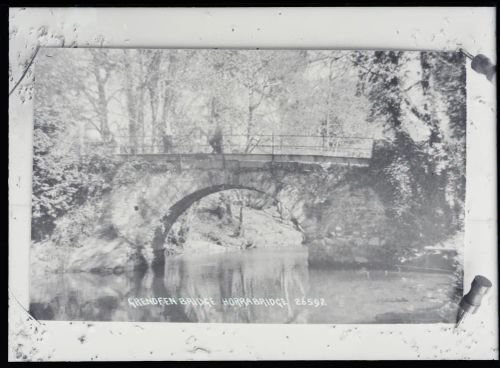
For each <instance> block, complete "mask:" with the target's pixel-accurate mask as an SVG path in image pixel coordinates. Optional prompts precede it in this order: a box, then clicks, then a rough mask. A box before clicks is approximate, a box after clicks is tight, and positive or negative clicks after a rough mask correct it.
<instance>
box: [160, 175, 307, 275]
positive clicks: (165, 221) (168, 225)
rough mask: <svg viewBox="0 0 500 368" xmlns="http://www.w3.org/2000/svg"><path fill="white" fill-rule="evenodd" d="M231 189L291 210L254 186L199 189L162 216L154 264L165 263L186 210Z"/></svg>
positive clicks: (295, 227)
mask: <svg viewBox="0 0 500 368" xmlns="http://www.w3.org/2000/svg"><path fill="white" fill-rule="evenodd" d="M229 190H246V191H251V192H255V193H259V194H261V195H262V196H263V197H267V198H268V199H270V200H272V204H273V205H275V206H276V209H277V210H278V212H280V208H281V210H283V209H284V210H285V211H288V212H289V209H288V208H287V207H286V206H285V205H284V204H283V203H282V202H281V201H280V200H279V199H278V198H277V197H276V196H275V195H272V194H269V193H267V192H266V191H263V190H260V189H257V188H254V187H249V186H245V185H236V184H220V185H213V186H210V187H205V188H202V189H199V190H197V191H195V192H193V193H191V194H188V195H187V196H185V197H183V198H182V199H180V200H179V201H177V202H176V203H174V204H173V205H172V206H171V207H170V208H169V210H168V211H167V213H166V215H165V216H163V217H162V219H161V225H160V226H158V227H157V228H156V230H155V234H154V238H153V242H152V247H153V253H154V254H155V261H153V266H154V265H155V264H158V263H159V264H164V257H165V254H164V249H165V248H164V246H165V242H166V241H167V239H168V236H169V233H170V232H171V230H172V227H173V226H174V224H176V222H177V221H178V220H179V219H180V218H181V217H182V216H183V215H184V214H185V213H186V211H188V210H189V208H191V207H192V206H193V205H194V204H195V203H196V202H198V201H200V200H202V199H204V198H205V197H208V196H210V195H212V194H215V193H219V192H224V191H229ZM280 206H281V207H280ZM289 220H290V222H291V224H293V227H294V229H295V230H297V231H299V232H300V233H303V231H302V228H301V227H300V224H299V223H298V221H297V219H296V218H294V217H293V216H290V218H289Z"/></svg>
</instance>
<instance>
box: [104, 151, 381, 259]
mask: <svg viewBox="0 0 500 368" xmlns="http://www.w3.org/2000/svg"><path fill="white" fill-rule="evenodd" d="M140 161H141V162H142V163H141V164H137V163H136V164H134V165H135V166H136V167H137V166H139V167H140V168H139V169H137V168H136V169H134V170H123V173H122V174H121V175H118V178H116V180H117V183H116V184H115V185H114V189H113V190H112V192H111V193H110V195H109V199H108V204H107V216H108V220H109V221H110V222H111V224H112V225H113V227H114V228H115V229H116V230H117V232H118V234H119V235H120V236H122V237H124V238H126V239H128V240H129V241H130V242H131V243H133V244H139V245H141V247H142V248H143V249H146V250H151V251H152V252H153V254H154V258H153V259H154V261H153V266H155V265H162V264H163V262H164V243H165V239H166V236H167V234H168V232H169V231H170V229H171V227H172V225H173V224H174V223H175V222H176V220H177V219H178V218H179V217H180V216H181V215H182V214H183V213H184V212H185V211H186V210H187V209H188V208H189V207H190V206H191V205H193V204H194V203H195V202H197V201H199V200H200V199H202V198H203V197H205V196H208V195H210V194H213V193H216V192H221V191H224V190H229V189H247V190H253V191H256V192H258V193H261V194H262V195H265V196H270V197H272V198H274V199H275V200H276V201H277V202H279V203H280V204H281V205H282V208H284V209H285V211H284V212H285V215H286V216H287V217H289V219H290V220H292V221H293V222H294V223H295V224H297V225H298V227H299V228H300V229H301V231H302V232H303V234H304V239H305V242H306V244H307V246H308V247H309V254H310V261H311V260H314V261H317V262H323V261H325V262H326V261H328V260H334V261H339V262H342V261H343V260H344V261H347V262H358V261H360V260H361V261H363V260H364V261H366V260H370V257H371V256H372V255H373V254H375V253H377V251H378V249H379V248H380V247H381V246H382V245H383V237H384V227H385V226H386V223H387V219H386V217H385V209H384V206H383V204H382V202H381V201H380V199H379V198H378V196H377V194H376V192H375V191H374V190H373V189H372V188H371V187H370V185H367V183H366V174H367V170H368V167H367V166H366V165H365V164H352V163H350V164H339V163H336V164H333V165H329V167H325V165H319V164H317V163H299V162H263V161H261V162H257V161H253V162H251V163H249V162H242V161H232V160H227V159H226V158H225V159H222V158H220V157H213V155H210V157H208V158H207V157H206V158H205V159H203V158H200V157H198V158H196V159H194V158H193V159H192V160H191V162H189V161H188V160H184V161H183V162H180V160H178V159H176V160H167V161H165V158H164V157H163V158H161V157H154V158H153V157H145V158H144V157H143V158H141V160H140ZM127 164H129V165H131V164H130V162H126V163H125V165H127ZM134 165H132V166H134Z"/></svg>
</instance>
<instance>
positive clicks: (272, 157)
mask: <svg viewBox="0 0 500 368" xmlns="http://www.w3.org/2000/svg"><path fill="white" fill-rule="evenodd" d="M271 161H274V132H273V138H272V143H271Z"/></svg>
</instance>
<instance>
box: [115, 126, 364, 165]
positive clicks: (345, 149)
mask: <svg viewBox="0 0 500 368" xmlns="http://www.w3.org/2000/svg"><path fill="white" fill-rule="evenodd" d="M118 138H120V139H119V141H118V142H116V141H115V142H114V152H115V153H116V154H118V155H120V156H124V157H126V156H141V157H143V158H146V159H151V160H167V161H181V162H182V163H183V166H185V167H186V166H187V167H192V166H194V167H197V166H200V167H204V168H216V167H207V164H209V163H210V162H211V163H214V162H217V161H218V162H219V164H220V162H222V163H223V164H224V165H226V164H228V165H232V164H235V163H237V165H238V166H242V167H254V166H262V165H264V164H266V163H269V162H276V163H290V162H292V163H293V162H297V163H333V164H340V165H355V166H368V163H369V161H370V159H371V156H372V149H373V139H372V138H364V137H325V136H309V135H273V134H269V135H253V136H251V137H248V136H246V135H223V136H220V137H219V139H214V138H212V139H208V138H207V137H206V136H201V137H199V136H198V137H197V136H193V135H189V136H187V135H186V136H176V135H169V136H163V137H157V138H155V139H153V138H152V137H148V136H141V137H130V136H121V137H118ZM219 164H216V165H215V166H219ZM209 166H212V165H209Z"/></svg>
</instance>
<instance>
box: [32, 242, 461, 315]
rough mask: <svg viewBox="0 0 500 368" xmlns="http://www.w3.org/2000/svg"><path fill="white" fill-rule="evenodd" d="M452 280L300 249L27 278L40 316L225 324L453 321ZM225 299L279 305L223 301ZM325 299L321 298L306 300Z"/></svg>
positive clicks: (34, 308)
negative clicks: (318, 257) (324, 264)
mask: <svg viewBox="0 0 500 368" xmlns="http://www.w3.org/2000/svg"><path fill="white" fill-rule="evenodd" d="M452 281H453V279H452V277H451V276H449V275H443V274H438V275H436V274H434V275H426V274H418V273H389V272H384V271H376V272H369V271H354V270H350V271H345V270H342V271H341V270H332V269H311V268H309V267H308V263H307V251H306V250H305V249H286V250H283V249H279V250H277V249H253V250H251V251H246V252H242V253H225V254H216V255H204V256H189V257H187V256H178V257H171V258H168V259H167V261H166V264H165V269H164V270H163V272H158V273H156V274H153V273H152V272H151V271H147V272H135V273H129V274H123V275H109V276H102V275H94V274H88V273H78V274H59V275H55V274H54V275H48V276H47V277H44V278H38V279H34V280H32V283H31V300H32V303H31V305H30V309H31V313H32V314H33V315H34V316H35V317H36V318H38V319H55V320H88V321H92V320H94V321H149V322H153V321H170V322H224V323H306V322H307V323H391V322H395V323H403V322H412V323H419V322H451V321H452V319H453V318H454V313H455V310H454V309H453V308H451V307H449V305H450V304H451V303H450V301H451V300H452V299H453V298H454V293H455V289H454V288H453V282H452ZM151 297H155V298H172V299H173V300H179V299H180V298H212V299H213V300H214V301H215V305H201V306H200V305H192V304H187V305H182V304H181V303H177V304H169V305H159V304H156V305H145V306H136V307H134V306H133V305H132V304H133V303H132V304H130V303H129V298H132V299H133V298H138V299H140V298H151ZM229 298H250V299H252V298H267V299H280V300H284V301H285V302H284V304H281V306H278V305H274V306H264V305H256V304H258V303H256V304H253V303H250V304H249V305H247V306H244V305H243V306H237V305H234V304H233V305H230V304H229V303H227V304H224V303H223V301H224V300H226V301H228V300H229ZM307 298H311V299H312V300H311V302H309V304H313V303H312V301H313V300H314V299H315V298H316V299H317V300H319V299H321V298H323V300H324V304H325V305H320V306H314V305H308V301H307Z"/></svg>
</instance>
